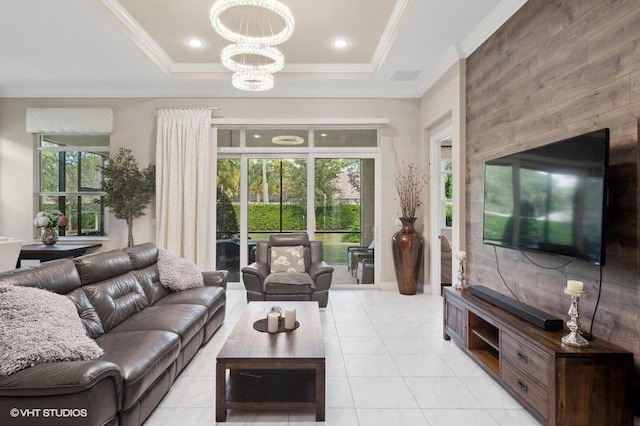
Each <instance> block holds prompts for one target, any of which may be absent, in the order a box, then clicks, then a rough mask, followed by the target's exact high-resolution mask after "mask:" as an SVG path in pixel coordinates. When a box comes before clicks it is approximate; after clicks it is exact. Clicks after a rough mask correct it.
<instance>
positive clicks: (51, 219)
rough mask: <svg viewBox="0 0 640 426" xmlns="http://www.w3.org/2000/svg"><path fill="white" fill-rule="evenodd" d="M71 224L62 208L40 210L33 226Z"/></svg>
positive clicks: (64, 226) (51, 226)
mask: <svg viewBox="0 0 640 426" xmlns="http://www.w3.org/2000/svg"><path fill="white" fill-rule="evenodd" d="M68 225H69V218H68V217H66V216H65V215H64V213H62V212H61V211H60V210H53V211H50V212H38V214H37V215H36V218H35V219H33V226H35V227H37V228H54V227H56V226H57V227H58V228H66V227H67V226H68Z"/></svg>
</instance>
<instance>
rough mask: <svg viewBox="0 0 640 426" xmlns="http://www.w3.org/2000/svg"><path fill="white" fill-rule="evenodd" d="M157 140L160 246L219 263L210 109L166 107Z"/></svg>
mask: <svg viewBox="0 0 640 426" xmlns="http://www.w3.org/2000/svg"><path fill="white" fill-rule="evenodd" d="M157 133H158V134H157V140H156V168H157V170H156V173H157V174H156V218H157V223H158V238H157V241H158V246H159V247H162V248H165V249H167V250H169V251H171V252H173V253H175V254H177V255H178V256H181V257H184V258H186V259H189V260H192V261H193V262H194V263H195V264H196V265H198V267H199V268H200V269H201V270H213V269H215V261H214V258H213V256H214V249H215V244H214V242H215V239H216V205H215V200H216V198H215V197H216V182H215V179H216V146H215V140H214V138H212V131H211V110H210V109H161V110H159V111H158V132H157Z"/></svg>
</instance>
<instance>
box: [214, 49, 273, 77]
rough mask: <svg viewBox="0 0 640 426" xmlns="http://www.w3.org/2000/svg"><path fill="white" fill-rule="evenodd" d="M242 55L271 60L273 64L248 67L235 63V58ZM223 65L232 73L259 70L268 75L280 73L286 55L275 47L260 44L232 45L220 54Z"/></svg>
mask: <svg viewBox="0 0 640 426" xmlns="http://www.w3.org/2000/svg"><path fill="white" fill-rule="evenodd" d="M240 55H256V56H263V57H265V58H268V59H270V60H271V61H272V62H271V63H268V64H264V65H247V64H243V63H240V62H237V61H235V60H234V59H233V58H234V57H236V56H240ZM220 58H221V59H222V65H224V66H225V68H227V69H230V70H231V71H249V70H252V69H258V70H261V71H265V72H268V73H274V72H278V71H280V70H281V69H282V67H283V66H284V55H283V54H282V53H281V52H280V51H279V50H278V49H276V48H275V47H270V46H262V45H259V44H230V45H228V46H227V47H225V48H224V49H222V53H221V54H220Z"/></svg>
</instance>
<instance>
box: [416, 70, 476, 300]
mask: <svg viewBox="0 0 640 426" xmlns="http://www.w3.org/2000/svg"><path fill="white" fill-rule="evenodd" d="M465 77H466V68H465V60H464V59H463V60H460V61H458V62H457V63H456V64H455V65H453V66H452V67H451V68H450V69H449V70H448V71H447V72H446V73H445V74H444V75H443V76H442V77H441V78H440V79H439V80H438V82H437V83H436V84H434V85H433V86H432V87H431V88H430V89H429V90H428V91H427V92H426V93H425V94H424V95H423V96H422V98H420V134H421V139H420V140H421V144H422V151H421V157H422V159H423V166H424V168H425V169H426V170H427V173H429V164H430V158H429V157H430V152H429V143H430V137H431V135H433V134H435V133H437V132H438V131H440V130H441V127H442V124H443V123H444V122H449V123H450V124H451V126H452V128H453V138H452V149H451V151H452V155H451V157H452V159H453V193H454V198H453V230H452V241H451V242H452V246H453V252H454V253H456V252H458V251H459V250H463V248H464V239H465V233H464V230H465V225H464V224H465V208H466V207H465V201H464V192H465V190H464V188H465V173H464V172H465V170H466V159H465V144H466V142H465V125H466V123H465V121H466V119H465V111H466V110H465V108H466V106H465V104H466V99H465V90H466V89H465V85H466V79H465ZM436 167H437V165H436ZM438 185H439V182H429V191H432V190H433V191H437V190H438ZM425 202H426V203H425V206H424V208H423V210H422V215H423V220H424V223H425V227H424V231H423V233H424V235H425V237H426V239H427V245H428V250H426V252H425V265H429V260H428V259H429V257H430V255H429V251H431V250H440V242H439V241H437V240H435V241H430V239H431V238H429V237H428V236H430V234H431V229H430V226H429V225H430V220H429V209H430V208H431V206H430V202H429V194H427V195H426V196H425ZM434 225H435V226H439V225H438V224H434ZM429 273H430V271H429V269H428V268H425V276H426V277H429ZM453 276H455V274H454V275H453ZM426 282H430V280H429V279H427V281H426ZM425 291H427V290H425ZM438 291H439V290H438Z"/></svg>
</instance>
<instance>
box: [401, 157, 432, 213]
mask: <svg viewBox="0 0 640 426" xmlns="http://www.w3.org/2000/svg"><path fill="white" fill-rule="evenodd" d="M424 176H425V174H424V172H423V171H422V170H421V169H420V168H418V167H417V166H416V165H415V164H414V163H409V164H408V165H405V164H404V163H403V166H402V167H401V168H400V169H399V170H398V171H397V172H396V174H395V177H394V179H393V183H394V185H395V187H396V190H397V191H398V201H400V210H402V217H407V218H410V217H416V210H417V209H418V208H420V206H421V205H422V203H421V195H422V189H423V188H424V186H425V185H426V184H427V180H426V178H425V177H424Z"/></svg>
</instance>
